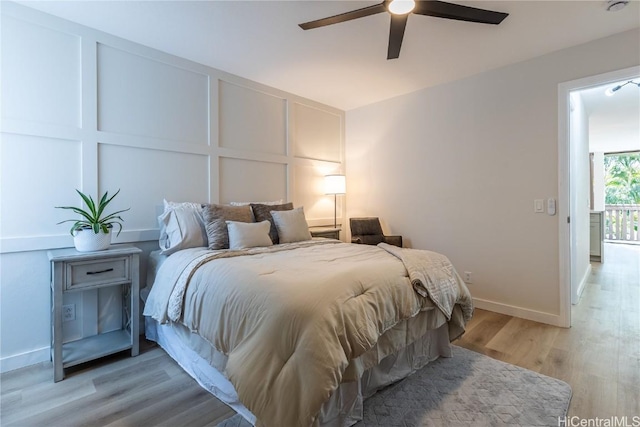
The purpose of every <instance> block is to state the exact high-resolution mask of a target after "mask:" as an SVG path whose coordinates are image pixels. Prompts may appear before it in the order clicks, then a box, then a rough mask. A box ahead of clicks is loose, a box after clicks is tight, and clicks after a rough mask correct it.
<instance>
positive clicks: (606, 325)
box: [0, 244, 640, 427]
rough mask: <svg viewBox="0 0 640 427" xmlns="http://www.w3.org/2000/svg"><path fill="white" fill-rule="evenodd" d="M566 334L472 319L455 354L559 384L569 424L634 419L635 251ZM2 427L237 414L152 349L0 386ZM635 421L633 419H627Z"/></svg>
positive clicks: (596, 276)
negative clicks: (566, 396) (565, 387)
mask: <svg viewBox="0 0 640 427" xmlns="http://www.w3.org/2000/svg"><path fill="white" fill-rule="evenodd" d="M605 251H606V252H605V254H606V257H607V258H606V259H605V263H604V264H602V265H600V264H598V263H594V264H593V266H594V268H593V272H592V274H591V280H590V283H589V285H588V286H587V288H586V289H585V291H584V294H583V296H582V299H581V301H580V303H579V304H578V305H577V306H574V308H573V310H572V323H573V326H572V327H571V328H570V329H563V328H557V327H553V326H549V325H543V324H540V323H536V322H532V321H528V320H522V319H518V318H514V317H511V316H506V315H501V314H496V313H492V312H488V311H483V310H476V313H475V316H474V318H473V319H472V321H471V322H470V324H469V325H468V328H467V333H466V334H465V335H464V336H463V337H462V339H460V340H458V341H456V342H455V344H456V345H459V346H462V347H466V348H468V349H471V350H475V351H477V352H480V353H484V354H487V355H489V356H491V357H493V358H496V359H499V360H503V361H505V362H509V363H512V364H515V365H518V366H522V367H524V368H528V369H531V370H533V371H537V372H540V373H543V374H545V375H549V376H552V377H555V378H559V379H562V380H564V381H566V382H568V383H569V384H570V385H571V387H572V388H573V398H572V400H571V405H570V406H569V415H570V416H579V417H580V418H595V417H599V418H606V417H612V416H625V415H626V416H628V417H632V416H640V246H629V245H615V244H607V245H606V248H605ZM0 388H1V400H0V425H2V426H25V427H31V426H48V427H49V426H51V427H53V426H65V427H66V426H136V427H138V426H215V425H216V424H217V423H219V422H220V421H222V420H223V419H225V418H227V417H229V416H231V415H233V413H234V412H233V411H232V410H231V409H229V408H228V407H227V406H226V405H224V404H223V403H221V402H220V401H218V400H217V399H216V398H215V397H213V396H211V395H210V394H209V393H207V392H205V391H204V390H203V389H202V388H201V387H200V386H199V385H198V384H197V383H196V382H195V381H194V380H193V379H191V378H190V377H189V376H187V374H185V373H184V372H183V371H182V369H181V368H180V367H179V366H178V365H177V364H176V363H175V362H174V361H173V360H172V359H170V358H169V356H167V355H166V354H165V353H164V351H162V350H161V349H159V348H158V347H155V346H154V345H153V344H152V343H149V342H145V341H144V340H143V342H142V343H141V354H140V356H138V357H135V358H130V357H127V356H126V353H125V354H119V355H115V356H112V357H108V358H104V359H101V360H99V361H96V362H92V363H89V364H85V365H82V366H80V367H76V368H72V369H67V370H66V377H65V380H64V381H61V382H59V383H54V382H53V371H52V366H51V363H42V364H39V365H35V366H30V367H27V368H23V369H20V370H17V371H13V372H8V373H5V374H2V375H1V376H0ZM629 419H631V418H629Z"/></svg>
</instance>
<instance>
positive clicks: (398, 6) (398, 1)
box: [389, 0, 416, 15]
mask: <svg viewBox="0 0 640 427" xmlns="http://www.w3.org/2000/svg"><path fill="white" fill-rule="evenodd" d="M415 7H416V2H415V1H414V0H393V1H392V2H391V3H389V12H391V13H393V14H394V15H405V14H407V13H409V12H411V11H412V10H413V9H414V8H415Z"/></svg>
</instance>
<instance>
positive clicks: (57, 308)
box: [51, 263, 64, 382]
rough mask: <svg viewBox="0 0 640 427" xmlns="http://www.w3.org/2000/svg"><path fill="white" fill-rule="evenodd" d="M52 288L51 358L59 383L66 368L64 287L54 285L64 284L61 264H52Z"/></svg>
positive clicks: (55, 377) (54, 378)
mask: <svg viewBox="0 0 640 427" xmlns="http://www.w3.org/2000/svg"><path fill="white" fill-rule="evenodd" d="M52 264H53V266H52V271H53V275H54V276H53V277H52V282H51V283H52V286H51V298H53V304H51V307H52V309H51V315H52V319H51V320H52V322H51V324H52V326H53V327H52V331H51V358H52V361H53V381H54V382H58V381H61V380H63V379H64V368H63V365H62V363H63V361H62V287H61V286H54V285H53V284H54V283H62V280H63V277H62V276H63V271H62V267H63V266H62V264H61V263H52Z"/></svg>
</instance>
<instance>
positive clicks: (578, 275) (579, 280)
mask: <svg viewBox="0 0 640 427" xmlns="http://www.w3.org/2000/svg"><path fill="white" fill-rule="evenodd" d="M570 99H571V107H570V115H569V126H570V133H569V135H570V140H571V142H570V147H571V154H570V159H571V166H570V169H571V179H570V185H571V196H572V197H573V200H572V201H571V202H572V204H571V206H572V211H571V214H570V215H571V219H572V220H571V231H572V232H571V247H572V248H573V258H572V265H571V302H572V303H573V304H577V303H578V301H579V298H580V294H581V293H582V291H583V290H584V287H585V285H586V283H587V278H588V277H589V273H590V272H591V264H589V247H590V246H589V245H590V243H589V238H590V232H589V230H590V228H589V227H590V216H589V210H590V204H591V196H590V192H591V188H590V180H591V176H590V175H591V173H590V159H589V117H588V115H587V111H586V109H585V106H584V103H583V100H582V97H581V96H580V94H579V92H572V93H571V94H570Z"/></svg>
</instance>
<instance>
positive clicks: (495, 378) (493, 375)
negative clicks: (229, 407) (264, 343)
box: [218, 346, 571, 427]
mask: <svg viewBox="0 0 640 427" xmlns="http://www.w3.org/2000/svg"><path fill="white" fill-rule="evenodd" d="M452 347H453V357H450V358H440V359H438V360H436V361H435V362H432V363H430V364H429V365H427V366H425V367H424V368H422V369H421V370H419V371H417V372H416V373H415V374H413V375H411V376H409V377H407V378H405V379H404V380H402V381H399V382H397V383H395V384H393V385H390V386H389V387H387V388H384V389H382V390H381V391H379V392H378V393H376V394H375V395H374V396H372V397H371V398H369V399H367V400H365V402H364V417H363V420H362V421H360V422H359V423H357V424H356V426H357V427H369V426H372V427H373V426H407V427H409V426H411V427H418V426H420V427H431V426H438V427H444V426H446V427H449V426H474V427H475V426H491V427H495V426H514V427H515V426H558V425H559V420H560V419H564V417H565V416H566V414H567V409H568V407H569V402H570V400H571V387H570V386H569V384H567V383H565V382H564V381H560V380H558V379H555V378H551V377H547V376H545V375H541V374H538V373H536V372H533V371H530V370H528V369H524V368H520V367H518V366H514V365H511V364H508V363H504V362H501V361H499V360H495V359H492V358H490V357H488V356H484V355H482V354H479V353H476V352H473V351H470V350H467V349H464V348H461V347H458V346H452ZM250 425H251V424H249V423H248V422H247V421H245V420H244V419H243V418H242V417H241V416H240V415H235V416H233V417H231V418H229V419H227V420H225V421H223V422H222V423H221V424H218V427H248V426H250Z"/></svg>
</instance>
